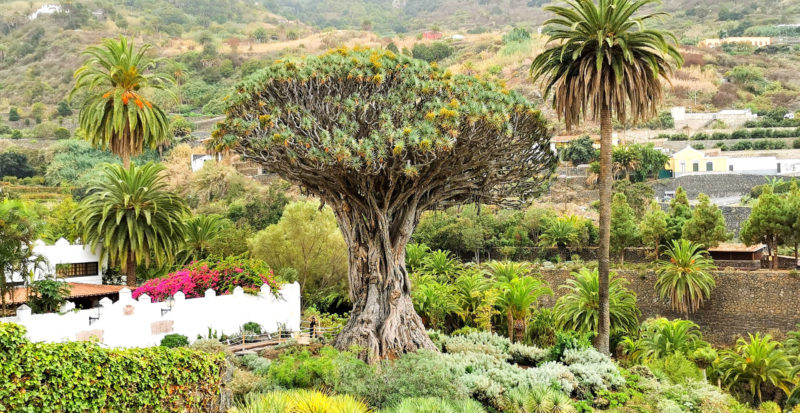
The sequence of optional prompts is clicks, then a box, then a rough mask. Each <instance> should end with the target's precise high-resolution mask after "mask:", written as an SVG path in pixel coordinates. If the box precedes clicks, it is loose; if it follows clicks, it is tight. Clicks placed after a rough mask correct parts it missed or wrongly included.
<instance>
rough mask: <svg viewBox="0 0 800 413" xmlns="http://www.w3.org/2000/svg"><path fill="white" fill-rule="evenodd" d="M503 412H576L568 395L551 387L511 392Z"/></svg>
mask: <svg viewBox="0 0 800 413" xmlns="http://www.w3.org/2000/svg"><path fill="white" fill-rule="evenodd" d="M503 411H505V412H510V413H556V412H558V413H572V412H575V411H576V410H575V408H574V407H573V406H572V400H570V398H569V396H568V395H565V394H564V393H562V392H560V391H558V390H555V389H553V388H551V387H544V386H537V387H535V388H533V389H531V390H529V391H520V390H516V391H513V392H510V393H509V394H508V396H507V397H506V400H505V403H504V406H503Z"/></svg>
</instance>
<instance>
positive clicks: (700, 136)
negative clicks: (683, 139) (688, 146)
mask: <svg viewBox="0 0 800 413" xmlns="http://www.w3.org/2000/svg"><path fill="white" fill-rule="evenodd" d="M707 139H708V134H707V133H705V132H698V133H695V134H694V135H692V140H693V141H704V140H707Z"/></svg>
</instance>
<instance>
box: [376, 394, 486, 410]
mask: <svg viewBox="0 0 800 413" xmlns="http://www.w3.org/2000/svg"><path fill="white" fill-rule="evenodd" d="M381 412H382V413H430V412H436V413H485V412H486V410H485V409H484V408H483V406H482V405H481V404H480V403H478V402H476V401H474V400H470V399H467V400H445V399H437V398H435V397H417V398H411V399H405V400H403V401H402V402H400V404H398V405H396V406H394V407H391V408H388V409H384V410H381Z"/></svg>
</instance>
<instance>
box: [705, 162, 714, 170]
mask: <svg viewBox="0 0 800 413" xmlns="http://www.w3.org/2000/svg"><path fill="white" fill-rule="evenodd" d="M713 170H714V162H706V171H708V172H711V171H713Z"/></svg>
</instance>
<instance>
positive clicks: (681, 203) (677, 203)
mask: <svg viewBox="0 0 800 413" xmlns="http://www.w3.org/2000/svg"><path fill="white" fill-rule="evenodd" d="M691 218H692V207H690V206H689V197H688V196H686V191H684V190H683V187H680V186H679V187H678V189H677V190H676V191H675V198H674V199H673V200H672V201H670V203H669V217H667V241H672V240H676V239H680V238H681V237H683V224H685V223H686V221H688V220H690V219H691Z"/></svg>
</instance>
